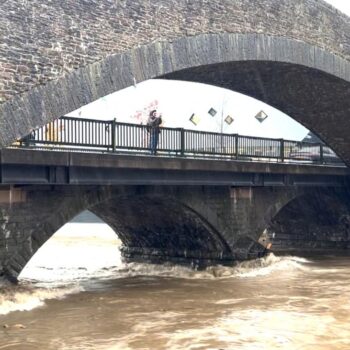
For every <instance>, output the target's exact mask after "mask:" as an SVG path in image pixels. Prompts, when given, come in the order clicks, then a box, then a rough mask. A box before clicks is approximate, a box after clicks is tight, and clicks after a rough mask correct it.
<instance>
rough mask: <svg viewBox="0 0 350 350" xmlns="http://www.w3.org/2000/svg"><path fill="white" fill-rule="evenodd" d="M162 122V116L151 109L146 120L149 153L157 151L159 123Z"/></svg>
mask: <svg viewBox="0 0 350 350" xmlns="http://www.w3.org/2000/svg"><path fill="white" fill-rule="evenodd" d="M161 124H162V116H161V114H158V113H157V110H155V109H154V110H153V111H151V112H150V114H149V118H148V121H147V131H148V133H149V148H150V151H151V154H156V153H157V145H158V141H159V134H160V125H161Z"/></svg>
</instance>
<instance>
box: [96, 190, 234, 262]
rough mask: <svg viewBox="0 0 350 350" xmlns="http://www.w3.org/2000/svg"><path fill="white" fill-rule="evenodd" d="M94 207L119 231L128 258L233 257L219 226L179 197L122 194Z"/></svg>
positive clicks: (208, 259) (199, 259) (206, 259)
mask: <svg viewBox="0 0 350 350" xmlns="http://www.w3.org/2000/svg"><path fill="white" fill-rule="evenodd" d="M90 210H91V211H92V212H93V213H95V214H96V215H97V216H99V217H100V218H102V220H103V221H104V222H106V223H108V224H109V225H110V226H111V227H112V228H113V229H114V231H115V232H117V233H118V236H119V238H120V239H121V241H122V242H123V245H124V247H123V254H124V257H125V258H126V259H127V260H128V259H129V260H132V261H137V260H140V261H152V262H164V261H172V262H177V263H182V262H186V264H188V263H192V264H195V265H197V266H198V265H203V266H205V265H206V264H208V263H209V262H211V263H212V262H213V261H215V260H220V259H223V260H225V259H228V258H229V257H230V248H229V246H228V244H227V242H226V241H225V240H224V239H223V237H222V236H221V235H220V233H219V232H218V230H217V228H214V227H213V226H212V225H210V223H209V222H208V221H206V220H205V219H204V218H203V217H202V216H201V215H200V214H199V213H198V212H196V211H195V210H193V209H192V208H191V207H190V206H188V205H186V204H185V203H183V202H182V201H181V200H179V198H176V197H171V196H167V195H162V196H160V195H152V194H147V195H142V196H138V197H136V198H135V196H133V195H131V196H130V195H129V196H120V197H113V198H111V199H110V200H107V201H104V202H102V203H100V204H98V205H96V206H93V207H91V208H90Z"/></svg>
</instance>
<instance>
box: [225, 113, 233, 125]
mask: <svg viewBox="0 0 350 350" xmlns="http://www.w3.org/2000/svg"><path fill="white" fill-rule="evenodd" d="M233 120H234V119H233V118H232V117H231V116H230V115H228V116H227V117H226V118H225V123H226V124H228V125H231V124H232V123H233Z"/></svg>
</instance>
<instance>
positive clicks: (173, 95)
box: [69, 0, 350, 140]
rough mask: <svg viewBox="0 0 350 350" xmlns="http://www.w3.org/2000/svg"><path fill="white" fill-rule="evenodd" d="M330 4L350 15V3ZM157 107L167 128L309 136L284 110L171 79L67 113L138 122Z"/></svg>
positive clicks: (342, 0)
mask: <svg viewBox="0 0 350 350" xmlns="http://www.w3.org/2000/svg"><path fill="white" fill-rule="evenodd" d="M327 2H328V3H330V4H331V5H333V6H334V7H336V8H338V9H339V10H341V11H342V12H344V13H346V14H348V15H349V16H350V0H327ZM154 107H156V108H157V110H158V111H159V112H160V113H162V115H163V124H164V126H169V127H184V128H187V129H197V130H206V131H217V132H219V131H220V130H221V128H222V129H223V131H224V132H227V133H239V134H242V135H254V136H263V137H275V138H285V139H295V140H301V139H302V138H303V137H304V136H305V135H306V134H307V132H308V131H307V129H305V128H304V127H303V126H302V125H300V124H298V123H297V122H295V121H294V120H293V119H291V118H289V117H288V116H286V115H285V114H283V113H282V112H280V111H278V110H276V109H274V108H273V107H271V106H268V105H266V104H264V103H262V102H260V101H257V100H254V99H252V98H250V97H248V96H244V95H241V94H238V93H235V92H232V91H229V90H225V89H220V88H217V87H213V86H208V85H203V84H197V83H183V82H177V81H167V80H148V81H145V82H142V83H139V84H137V85H136V87H134V86H131V87H129V88H127V89H124V90H121V91H118V92H116V93H113V94H111V95H108V96H105V97H103V98H101V99H99V100H98V101H96V102H94V103H91V104H89V105H87V106H84V107H82V108H80V109H79V110H77V111H74V112H72V113H70V114H69V115H72V116H81V117H83V118H91V119H106V120H108V119H113V118H116V119H117V121H123V122H130V123H140V122H141V120H142V119H143V120H145V119H146V118H147V115H148V112H149V110H150V109H153V108H154ZM211 107H212V108H214V109H215V110H216V111H218V113H217V114H216V115H215V116H214V117H212V116H210V115H209V114H208V110H209V109H210V108H211ZM261 110H263V111H264V112H265V113H266V114H267V115H268V118H267V119H266V120H265V121H264V122H262V123H260V122H259V121H257V120H256V119H255V118H254V117H255V115H256V114H257V113H258V112H259V111H261ZM193 113H194V114H195V115H196V116H197V117H198V118H199V123H198V125H194V124H192V123H191V122H190V121H189V118H190V117H191V115H192V114H193ZM227 115H230V116H231V117H232V118H233V119H234V122H233V123H232V124H231V125H227V124H226V123H225V122H222V120H223V119H224V118H225V117H226V116H227Z"/></svg>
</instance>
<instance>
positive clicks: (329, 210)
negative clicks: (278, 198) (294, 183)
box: [266, 189, 350, 253]
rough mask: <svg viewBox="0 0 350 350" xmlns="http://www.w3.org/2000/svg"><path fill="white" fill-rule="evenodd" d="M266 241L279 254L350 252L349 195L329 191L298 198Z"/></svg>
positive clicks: (275, 223) (284, 210)
mask: <svg viewBox="0 0 350 350" xmlns="http://www.w3.org/2000/svg"><path fill="white" fill-rule="evenodd" d="M266 239H267V240H269V241H271V243H272V250H273V251H277V252H278V251H290V252H308V253H310V252H319V251H326V252H328V253H329V252H331V251H332V250H343V251H345V250H347V249H348V248H349V247H350V201H349V195H348V193H347V191H339V190H332V189H326V190H321V191H315V192H309V193H305V194H304V195H302V196H300V197H297V198H295V199H294V200H292V201H290V203H288V204H287V205H286V206H285V207H283V208H282V209H281V210H280V212H279V213H278V214H277V215H276V216H275V217H274V218H273V219H272V220H271V223H270V225H269V226H268V227H267V231H266Z"/></svg>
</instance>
